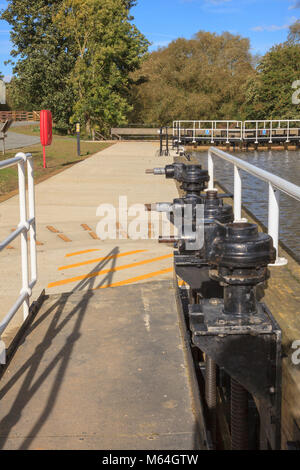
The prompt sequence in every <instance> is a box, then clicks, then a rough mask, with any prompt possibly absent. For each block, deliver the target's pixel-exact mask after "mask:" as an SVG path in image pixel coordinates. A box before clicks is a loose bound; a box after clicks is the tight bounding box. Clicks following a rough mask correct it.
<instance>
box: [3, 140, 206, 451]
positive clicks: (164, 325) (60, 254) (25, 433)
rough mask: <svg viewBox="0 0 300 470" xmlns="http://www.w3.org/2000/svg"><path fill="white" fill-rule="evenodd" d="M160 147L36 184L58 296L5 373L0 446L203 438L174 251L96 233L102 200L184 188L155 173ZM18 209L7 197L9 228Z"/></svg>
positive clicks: (156, 197) (129, 147) (177, 442)
mask: <svg viewBox="0 0 300 470" xmlns="http://www.w3.org/2000/svg"><path fill="white" fill-rule="evenodd" d="M156 150H157V147H156V146H155V145H154V144H151V143H143V144H141V143H138V144H136V143H119V144H117V145H114V146H112V147H110V148H108V149H106V150H104V151H102V152H101V153H98V154H97V155H95V156H93V157H91V158H90V159H88V160H85V161H84V162H82V163H80V164H78V165H76V166H73V167H72V168H70V169H68V170H66V171H65V172H63V173H60V174H59V175H57V176H55V177H52V178H51V179H49V180H47V181H45V182H44V183H41V184H39V185H38V186H37V187H36V200H37V221H38V240H39V243H40V244H39V246H38V260H39V282H38V286H37V288H36V289H35V292H34V297H37V296H38V294H39V293H40V291H41V290H42V289H43V288H46V290H47V293H48V294H50V295H49V297H48V298H46V299H45V300H44V303H43V305H42V307H41V309H40V310H39V311H38V313H37V315H36V316H35V317H34V318H32V322H31V324H30V326H29V328H28V329H27V331H26V334H25V335H24V337H23V339H22V341H21V344H20V345H19V347H18V349H17V352H16V354H15V355H14V357H13V358H12V361H11V362H10V363H9V364H8V366H7V369H6V371H5V373H4V375H3V377H2V379H1V382H0V401H1V407H0V449H3V450H4V449H32V450H37V449H39V450H42V449H46V450H52V449H67V450H70V449H87V450H91V449H93V450H99V449H123V450H126V449H127V450H130V449H149V450H155V449H164V450H168V449H170V450H175V449H176V450H180V449H181V450H184V449H190V450H193V449H199V448H200V447H201V442H200V429H201V426H199V423H200V422H201V419H199V418H201V413H199V411H198V408H197V406H196V405H195V403H196V402H195V401H194V398H193V393H192V389H191V382H190V377H189V371H188V361H187V350H186V344H185V340H184V338H183V336H182V332H181V330H180V327H179V324H180V322H181V319H180V315H178V312H177V307H176V295H175V290H174V287H173V281H172V277H173V272H172V271H173V268H172V249H171V248H170V247H167V246H165V245H159V244H158V242H157V240H139V241H134V240H129V239H127V238H123V239H117V240H107V241H103V240H100V239H95V238H97V235H96V225H97V223H98V221H99V216H97V214H96V211H97V207H98V205H99V204H102V203H110V204H113V205H114V206H115V207H117V206H118V202H119V201H118V199H119V196H127V197H128V204H129V205H131V204H134V203H135V204H136V203H139V204H142V207H143V204H144V203H147V202H157V201H160V200H163V201H168V200H171V199H173V198H174V197H175V196H176V194H177V190H176V186H175V184H174V182H173V181H165V179H164V177H154V176H151V175H145V169H146V168H148V167H153V166H159V165H164V164H167V163H169V162H171V159H170V158H163V159H160V160H159V159H158V158H157V157H155V153H156ZM162 179H163V180H162ZM17 214H18V198H17V197H15V198H12V199H10V200H8V201H6V202H4V203H2V204H1V206H0V215H1V229H0V232H1V233H0V236H1V238H3V237H4V236H5V234H7V233H9V231H10V230H11V229H12V228H14V227H15V226H16V224H17V221H18V217H17ZM142 216H143V218H147V217H148V213H147V212H145V211H144V207H143V214H142ZM114 223H115V221H114ZM147 227H148V221H147ZM148 229H149V227H148ZM150 229H151V230H152V229H153V227H150ZM122 235H126V233H125V234H124V233H122ZM19 258H20V250H19V242H15V243H14V244H13V246H12V247H11V249H8V250H6V251H5V252H3V253H2V256H1V263H2V264H1V271H0V274H1V279H2V282H1V287H2V289H1V301H2V308H3V313H6V311H7V310H8V308H9V304H11V303H12V302H13V300H14V297H15V296H16V295H17V294H18V289H19V288H20V280H19V274H18V273H19V270H20V259H19ZM102 289H104V290H102ZM4 296H6V297H5V298H3V297H4ZM11 333H12V331H11ZM8 340H9V338H8V337H6V341H8ZM196 410H197V411H196Z"/></svg>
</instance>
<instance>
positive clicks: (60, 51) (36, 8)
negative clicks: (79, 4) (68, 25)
mask: <svg viewBox="0 0 300 470" xmlns="http://www.w3.org/2000/svg"><path fill="white" fill-rule="evenodd" d="M60 4H61V0H52V1H48V0H34V1H32V0H9V2H8V6H7V8H6V10H4V12H2V19H4V20H6V21H7V22H8V23H9V24H10V25H11V26H12V32H11V40H12V43H13V46H14V48H13V51H12V56H13V57H14V58H15V59H16V63H13V64H14V68H13V72H14V79H13V80H12V83H11V89H10V99H11V103H12V105H13V107H14V108H16V109H20V108H23V109H25V110H33V109H42V108H47V109H51V110H52V112H53V115H54V118H55V121H56V125H57V127H59V128H62V129H67V128H68V126H69V119H70V116H71V114H72V108H73V102H74V97H73V91H72V86H71V84H70V83H69V75H70V73H71V71H72V69H73V67H74V64H75V59H76V56H75V53H74V49H73V45H72V43H71V42H70V41H69V39H68V38H65V37H64V36H63V34H61V32H60V31H59V30H58V29H57V27H56V26H55V25H54V24H53V20H52V18H53V15H54V14H55V12H56V11H57V8H59V6H60Z"/></svg>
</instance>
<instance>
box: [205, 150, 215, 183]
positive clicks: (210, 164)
mask: <svg viewBox="0 0 300 470" xmlns="http://www.w3.org/2000/svg"><path fill="white" fill-rule="evenodd" d="M207 169H208V175H209V182H208V190H211V189H214V161H213V158H212V153H211V150H209V151H208V161H207Z"/></svg>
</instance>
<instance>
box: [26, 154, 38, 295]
mask: <svg viewBox="0 0 300 470" xmlns="http://www.w3.org/2000/svg"><path fill="white" fill-rule="evenodd" d="M27 177H28V212H29V220H33V222H31V224H30V231H29V233H30V259H31V280H30V288H31V289H32V288H33V287H34V285H35V284H36V281H37V258H36V220H35V193H34V170H33V160H32V158H28V160H27Z"/></svg>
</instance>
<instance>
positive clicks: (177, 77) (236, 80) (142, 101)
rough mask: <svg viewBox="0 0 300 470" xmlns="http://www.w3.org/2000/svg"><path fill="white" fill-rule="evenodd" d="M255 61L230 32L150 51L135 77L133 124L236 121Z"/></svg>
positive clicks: (204, 35) (244, 43)
mask: <svg viewBox="0 0 300 470" xmlns="http://www.w3.org/2000/svg"><path fill="white" fill-rule="evenodd" d="M252 61H253V58H252V56H251V54H250V44H249V40H248V39H245V38H241V37H240V36H235V35H232V34H230V33H223V34H221V35H217V34H211V33H208V32H204V31H200V32H199V33H197V34H196V35H195V37H194V38H193V39H191V40H187V39H177V40H175V41H173V42H172V43H171V44H170V45H169V46H168V47H166V48H163V49H160V50H158V51H156V52H152V54H150V55H149V57H148V59H147V60H146V61H145V62H144V64H143V65H142V67H141V69H140V70H139V71H138V73H135V74H134V78H135V80H136V85H135V86H134V87H133V90H132V102H133V104H134V110H135V112H134V116H133V117H132V120H134V121H135V122H137V121H141V122H155V123H163V124H167V123H170V122H171V121H172V120H173V119H178V118H180V119H232V118H233V117H235V118H238V117H240V115H241V113H240V108H241V106H242V104H243V102H244V99H245V92H246V88H245V82H246V81H247V79H249V76H252V75H253V74H254V67H253V65H252Z"/></svg>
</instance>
